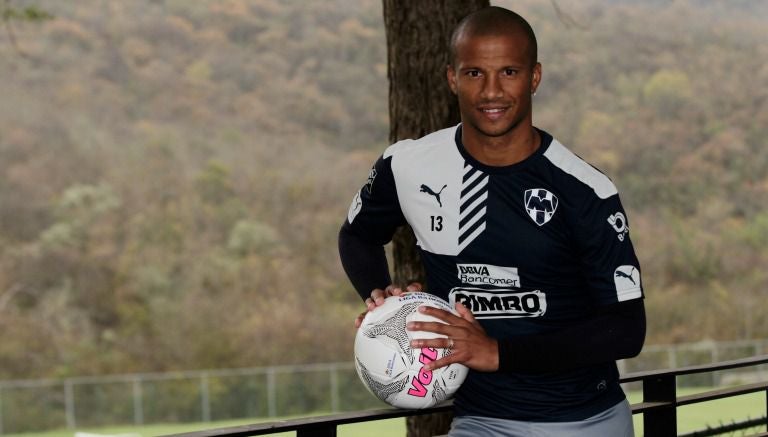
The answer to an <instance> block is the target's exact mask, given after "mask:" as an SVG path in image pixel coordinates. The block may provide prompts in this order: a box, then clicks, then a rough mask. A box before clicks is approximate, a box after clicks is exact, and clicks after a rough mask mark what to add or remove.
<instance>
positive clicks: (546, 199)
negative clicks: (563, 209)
mask: <svg viewBox="0 0 768 437" xmlns="http://www.w3.org/2000/svg"><path fill="white" fill-rule="evenodd" d="M525 210H526V211H527V212H528V216H529V217H530V218H531V219H533V221H534V223H536V224H537V225H539V226H542V225H544V224H545V223H547V222H548V221H550V220H551V219H552V216H553V215H555V211H556V210H557V196H555V195H554V194H552V193H550V192H549V191H547V190H545V189H544V188H534V189H531V190H525Z"/></svg>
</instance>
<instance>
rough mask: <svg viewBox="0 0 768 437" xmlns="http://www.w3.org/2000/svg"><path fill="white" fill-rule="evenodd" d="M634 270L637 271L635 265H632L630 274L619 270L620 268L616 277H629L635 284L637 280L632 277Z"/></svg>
mask: <svg viewBox="0 0 768 437" xmlns="http://www.w3.org/2000/svg"><path fill="white" fill-rule="evenodd" d="M634 271H635V268H634V267H632V270H630V271H629V274H627V273H625V272H622V271H621V270H618V269H617V270H616V277H617V278H627V279H629V280H630V281H632V283H633V284H634V285H637V283H636V282H635V280H634V279H632V273H634Z"/></svg>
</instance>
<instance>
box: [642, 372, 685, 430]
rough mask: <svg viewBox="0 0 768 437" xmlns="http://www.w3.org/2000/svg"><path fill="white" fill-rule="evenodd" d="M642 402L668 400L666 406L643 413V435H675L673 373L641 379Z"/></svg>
mask: <svg viewBox="0 0 768 437" xmlns="http://www.w3.org/2000/svg"><path fill="white" fill-rule="evenodd" d="M643 402H669V403H670V404H669V405H667V406H663V407H659V408H654V409H651V410H648V411H646V412H644V413H643V428H644V432H645V435H648V436H654V437H668V436H669V437H674V436H676V435H677V405H676V404H677V393H676V379H675V375H657V376H651V377H649V378H647V379H643Z"/></svg>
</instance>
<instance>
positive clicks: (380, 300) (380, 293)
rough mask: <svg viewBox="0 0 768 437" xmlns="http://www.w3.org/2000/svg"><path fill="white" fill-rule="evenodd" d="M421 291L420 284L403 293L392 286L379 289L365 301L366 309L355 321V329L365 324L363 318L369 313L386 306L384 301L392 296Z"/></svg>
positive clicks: (406, 289) (413, 284)
mask: <svg viewBox="0 0 768 437" xmlns="http://www.w3.org/2000/svg"><path fill="white" fill-rule="evenodd" d="M413 291H421V284H420V283H418V282H412V283H410V284H409V285H408V286H407V287H406V288H405V291H403V289H402V288H400V287H398V286H396V285H393V284H390V285H388V286H387V287H386V288H385V289H383V290H382V289H381V288H377V289H375V290H373V291H372V292H371V297H369V298H368V299H366V300H365V306H366V309H365V311H363V312H362V313H361V314H360V315H359V316H357V318H356V319H355V328H359V327H360V325H361V324H362V323H363V318H364V317H365V315H366V314H368V312H369V311H373V310H374V309H375V308H376V307H377V306H380V305H383V304H384V299H386V298H388V297H390V296H400V295H401V294H403V293H410V292H413Z"/></svg>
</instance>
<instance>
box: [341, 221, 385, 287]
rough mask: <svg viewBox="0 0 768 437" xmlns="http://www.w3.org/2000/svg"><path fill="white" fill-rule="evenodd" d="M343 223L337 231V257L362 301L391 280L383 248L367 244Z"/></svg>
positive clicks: (347, 224) (378, 245) (347, 223)
mask: <svg viewBox="0 0 768 437" xmlns="http://www.w3.org/2000/svg"><path fill="white" fill-rule="evenodd" d="M350 228H351V227H350V225H349V222H345V223H344V225H343V226H342V227H341V231H339V256H340V258H341V265H342V266H343V267H344V272H346V274H347V277H348V278H349V281H350V282H352V285H353V286H354V287H355V290H356V291H357V294H359V295H360V297H362V298H363V300H365V299H367V298H369V297H371V291H373V290H375V289H377V288H380V289H382V290H383V289H384V288H386V287H387V286H388V285H389V284H391V283H392V280H391V279H390V276H389V265H388V264H387V256H386V254H385V253H384V246H382V245H380V244H370V243H367V242H366V241H365V240H364V239H363V238H361V237H358V236H357V235H355V234H354V232H352V230H351V229H350Z"/></svg>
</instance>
